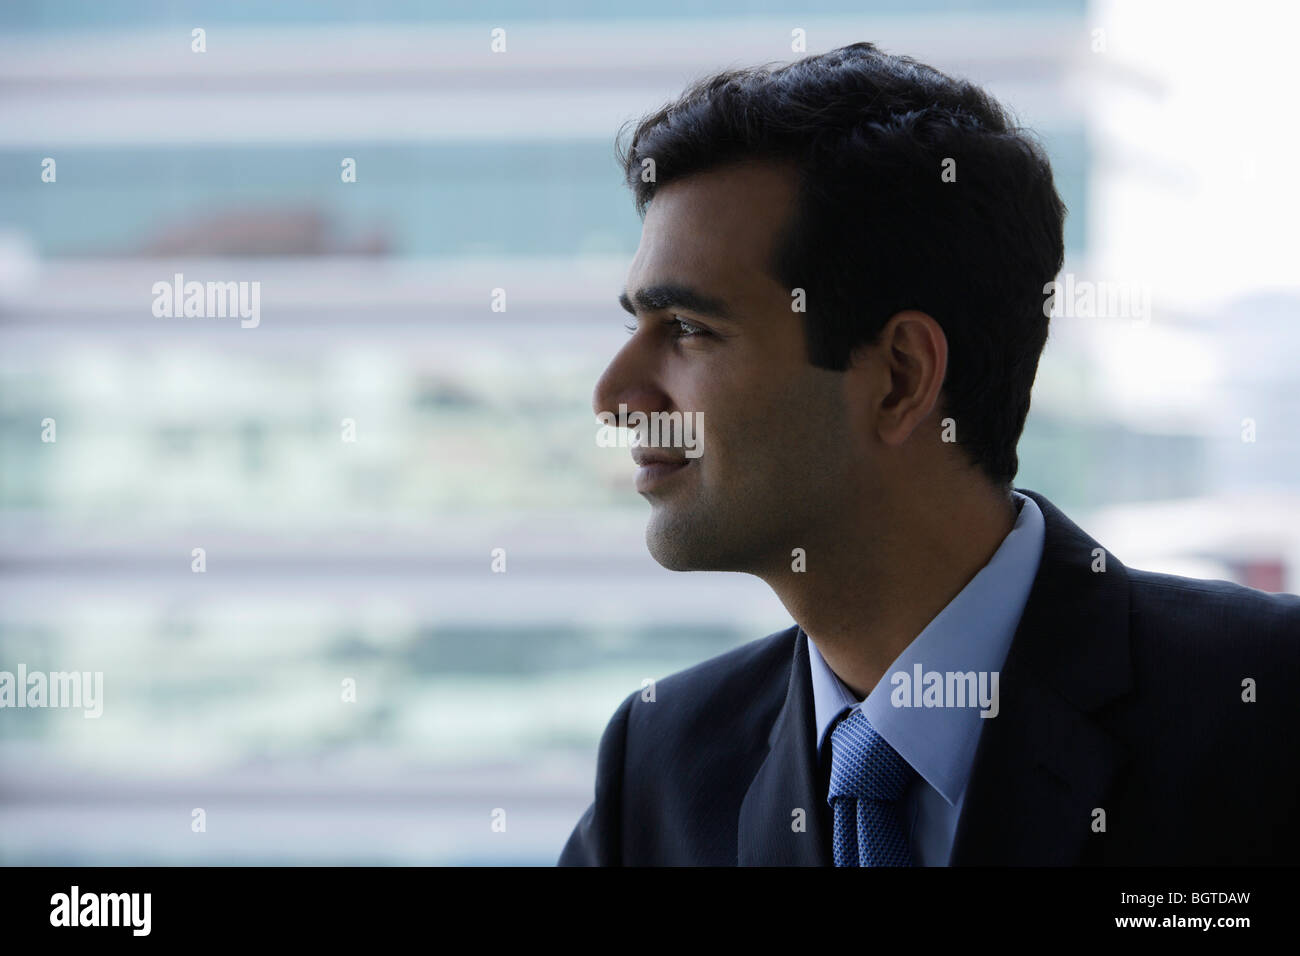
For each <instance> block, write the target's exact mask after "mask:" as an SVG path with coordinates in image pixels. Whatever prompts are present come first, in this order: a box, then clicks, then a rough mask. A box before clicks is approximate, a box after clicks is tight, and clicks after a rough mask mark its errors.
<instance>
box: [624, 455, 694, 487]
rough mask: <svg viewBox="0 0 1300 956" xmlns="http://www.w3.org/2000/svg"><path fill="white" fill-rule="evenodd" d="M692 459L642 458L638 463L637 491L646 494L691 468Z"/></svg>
mask: <svg viewBox="0 0 1300 956" xmlns="http://www.w3.org/2000/svg"><path fill="white" fill-rule="evenodd" d="M692 460H693V459H690V458H642V459H640V460H638V461H637V469H636V490H637V492H638V493H639V494H645V493H646V492H647V491H649V490H650V489H651V488H654V487H656V486H658V485H660V484H662V483H664V482H666V481H669V480H670V479H672V478H673V476H675V475H677V474H679V473H680V472H683V471H685V470H686V469H687V468H689V467H690V466H691V461H692Z"/></svg>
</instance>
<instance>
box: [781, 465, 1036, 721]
mask: <svg viewBox="0 0 1300 956" xmlns="http://www.w3.org/2000/svg"><path fill="white" fill-rule="evenodd" d="M934 491H935V489H927V493H926V494H925V495H923V496H917V495H910V496H907V497H900V498H899V499H898V500H897V501H891V502H890V503H889V504H888V505H886V506H883V507H882V506H881V505H880V503H879V501H877V502H876V503H875V507H873V508H872V509H870V512H869V513H868V512H867V510H866V509H864V510H863V512H861V513H859V514H858V515H856V516H855V519H854V520H850V521H841V522H839V523H838V524H837V526H836V527H834V528H831V529H826V531H825V533H823V534H821V535H819V540H816V541H810V542H809V545H808V546H806V547H805V551H806V554H807V568H806V570H804V571H801V572H794V571H792V570H789V569H788V568H785V569H781V570H778V571H776V572H772V573H768V574H764V575H762V578H763V580H764V581H766V582H767V584H768V586H770V587H771V588H772V590H773V591H774V592H775V593H776V595H777V597H778V598H780V600H781V603H782V604H784V605H785V607H786V609H787V610H788V611H789V612H790V615H791V616H792V617H793V618H794V620H795V621H796V622H798V624H799V626H800V627H802V628H803V630H804V633H806V634H807V635H808V637H809V638H810V639H811V640H812V641H813V642H814V643H815V644H816V645H817V650H818V651H820V652H821V654H822V657H824V658H825V659H826V663H827V664H828V665H830V668H831V670H833V671H834V672H835V674H836V676H838V677H839V678H840V680H842V681H843V682H844V683H845V684H846V685H847V686H848V687H849V688H850V689H851V690H852V691H853V692H854V693H855V694H856V695H858V697H860V698H861V697H865V696H866V695H867V694H868V693H870V692H871V690H872V688H874V687H875V686H876V684H877V682H878V681H879V680H880V678H881V677H882V676H883V675H884V673H885V670H886V669H887V668H888V667H889V665H890V664H892V663H893V661H894V660H895V658H897V657H898V655H899V654H901V653H902V652H903V650H904V649H905V648H906V647H907V645H908V644H910V643H911V642H912V641H913V640H915V639H916V636H917V635H918V634H920V633H921V631H923V630H924V629H925V627H926V625H928V624H929V623H930V622H931V621H932V620H934V618H935V617H936V616H937V615H938V614H939V612H940V611H942V610H943V609H944V607H946V606H947V605H948V603H949V602H950V601H952V599H953V598H954V597H956V596H957V595H958V594H959V593H960V592H961V590H962V589H963V588H964V587H965V586H966V585H967V584H968V583H969V582H970V580H971V578H973V577H975V575H976V574H977V573H979V571H980V569H981V568H983V567H984V565H986V564H988V562H989V560H990V559H991V558H992V557H993V555H994V553H995V552H996V551H997V549H998V547H999V546H1000V545H1001V544H1002V541H1003V539H1004V538H1006V536H1007V535H1008V534H1009V533H1010V532H1011V529H1012V528H1013V527H1014V526H1015V522H1016V508H1015V503H1014V499H1013V498H1012V497H1011V495H1010V493H1009V492H1008V493H1007V494H1006V495H1005V496H1004V495H1003V494H1002V493H1001V492H999V491H998V490H996V489H993V488H990V487H988V486H985V485H980V486H978V487H970V488H968V489H967V490H965V491H959V492H958V493H956V494H949V493H948V491H949V489H944V493H941V494H935V493H934Z"/></svg>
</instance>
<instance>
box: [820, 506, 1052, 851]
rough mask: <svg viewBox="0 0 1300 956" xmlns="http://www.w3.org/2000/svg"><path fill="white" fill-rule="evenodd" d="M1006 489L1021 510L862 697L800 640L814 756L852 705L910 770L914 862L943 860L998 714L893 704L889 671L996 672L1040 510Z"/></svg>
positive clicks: (1038, 551)
mask: <svg viewBox="0 0 1300 956" xmlns="http://www.w3.org/2000/svg"><path fill="white" fill-rule="evenodd" d="M1012 494H1013V495H1015V497H1016V498H1017V499H1018V500H1019V502H1020V514H1019V517H1017V518H1016V523H1015V526H1014V527H1013V528H1012V529H1011V531H1010V532H1009V533H1008V534H1007V536H1006V537H1005V538H1004V539H1003V540H1002V544H1001V545H1000V546H999V547H998V550H997V551H996V552H995V553H994V555H993V557H992V558H990V559H989V562H988V564H986V565H984V567H983V568H981V569H980V571H979V572H978V573H977V574H976V575H975V577H973V578H971V580H970V582H969V583H968V584H967V585H966V587H964V588H962V590H961V591H960V592H959V593H958V594H957V596H956V597H954V598H953V599H952V600H951V601H949V602H948V605H947V606H946V607H945V608H944V609H943V610H942V611H940V612H939V613H938V615H936V616H935V618H934V620H932V621H931V622H930V623H929V624H928V625H926V627H925V629H924V630H923V631H921V633H920V634H919V635H917V637H916V639H915V640H913V641H912V643H911V644H909V645H907V647H906V648H904V650H903V652H902V653H901V654H899V655H898V657H897V658H896V659H895V660H894V663H893V664H891V665H890V666H889V667H888V668H887V669H886V670H885V673H884V675H883V676H882V677H881V678H880V681H879V682H878V683H877V684H876V686H875V687H874V688H873V689H872V691H871V693H870V694H868V695H867V697H866V699H865V700H861V701H859V700H858V699H857V698H856V696H855V695H854V694H853V692H852V691H850V690H849V689H848V687H846V686H845V685H844V682H843V681H841V680H840V679H839V678H838V677H836V676H835V672H834V671H832V670H831V669H830V667H829V666H828V665H827V663H826V661H825V659H824V658H823V657H822V655H821V652H820V651H818V650H817V647H816V645H815V644H813V642H812V640H811V639H810V640H809V641H808V656H809V662H810V664H811V666H812V691H813V706H814V709H815V712H816V717H817V739H816V744H817V752H818V754H819V755H820V756H821V759H822V760H823V761H829V760H830V758H831V752H830V740H829V731H830V729H831V727H832V725H833V724H834V723H835V720H836V718H837V717H839V716H840V714H841V713H843V712H844V711H846V710H854V709H857V708H859V707H860V708H862V710H863V711H864V712H865V713H866V715H867V719H868V720H869V721H871V726H872V727H874V728H875V729H876V732H877V733H879V734H880V735H881V736H882V737H884V738H885V740H887V741H888V742H889V745H890V746H891V747H893V748H894V749H895V750H896V751H898V753H899V755H901V756H902V758H903V759H904V760H906V761H907V762H908V764H909V765H910V766H911V767H912V769H914V770H915V771H916V772H917V775H918V776H917V777H916V778H915V779H914V780H913V782H912V784H911V785H910V786H909V787H908V789H907V792H906V793H904V795H903V807H902V811H903V824H904V827H905V829H906V830H907V831H908V834H909V842H910V844H911V847H912V859H913V862H914V863H915V864H916V865H917V866H947V864H948V860H949V857H950V856H951V854H952V845H953V839H954V837H955V836H956V833H957V820H958V818H959V817H960V816H961V808H962V804H963V803H964V801H965V797H966V782H967V780H969V778H970V771H971V765H972V763H973V762H974V760H975V746H976V744H977V743H979V736H980V731H981V730H983V725H984V724H985V723H987V722H988V721H990V720H996V719H997V717H981V716H980V710H981V707H980V705H979V704H978V702H977V703H976V704H975V706H966V707H951V706H949V707H924V706H920V707H918V706H910V707H902V706H899V707H896V706H894V705H893V704H892V703H891V695H896V693H901V691H898V692H896V685H895V684H894V683H893V682H892V678H893V675H895V674H897V673H899V672H903V673H906V674H907V675H908V676H909V677H911V676H912V675H913V674H915V670H914V666H915V665H917V664H920V665H921V666H922V670H923V672H929V671H938V672H939V673H941V674H942V673H946V672H950V671H952V672H961V673H966V672H968V671H974V672H975V673H977V674H978V673H980V672H986V673H993V672H999V671H1001V669H1002V665H1003V663H1004V662H1005V661H1006V658H1007V651H1008V650H1009V649H1010V648H1011V639H1012V638H1013V637H1014V636H1015V633H1016V627H1017V625H1018V624H1019V623H1020V616H1021V614H1022V613H1024V609H1025V602H1026V601H1027V600H1028V599H1029V591H1030V589H1031V588H1032V587H1033V583H1034V578H1035V576H1036V575H1037V574H1038V562H1039V559H1040V558H1041V557H1042V554H1043V528H1044V525H1043V513H1042V511H1041V510H1039V507H1038V505H1037V504H1035V503H1034V501H1033V499H1032V498H1029V497H1027V496H1025V495H1022V494H1020V492H1018V491H1013V492H1012ZM989 686H991V685H989Z"/></svg>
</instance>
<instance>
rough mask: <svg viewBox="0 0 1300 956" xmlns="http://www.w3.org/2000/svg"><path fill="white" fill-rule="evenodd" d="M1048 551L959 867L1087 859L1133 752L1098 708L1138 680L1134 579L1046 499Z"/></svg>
mask: <svg viewBox="0 0 1300 956" xmlns="http://www.w3.org/2000/svg"><path fill="white" fill-rule="evenodd" d="M1016 490H1017V491H1019V492H1020V493H1021V494H1024V495H1027V496H1028V497H1030V498H1033V499H1034V501H1035V502H1036V503H1037V504H1038V506H1039V508H1040V509H1041V510H1042V512H1043V518H1044V521H1045V523H1046V528H1045V537H1044V542H1043V556H1042V561H1041V563H1040V565H1039V568H1038V574H1037V575H1036V577H1035V579H1034V584H1033V588H1032V589H1031V591H1030V594H1029V599H1028V601H1027V602H1026V605H1025V611H1024V614H1023V615H1022V616H1021V619H1020V624H1019V626H1018V627H1017V629H1016V634H1015V637H1014V638H1013V640H1012V644H1011V648H1010V651H1009V652H1008V654H1007V660H1006V663H1005V664H1004V665H1003V668H1002V672H1001V675H1000V683H999V702H1000V712H999V714H998V716H997V717H994V718H990V719H989V721H988V726H986V727H985V728H984V729H983V732H982V733H981V735H980V741H979V744H978V747H977V749H976V753H975V762H974V764H973V766H972V769H971V778H970V781H969V783H968V784H967V788H966V798H965V802H964V804H963V807H962V815H961V819H960V820H959V821H958V824H957V832H956V837H955V840H954V844H953V851H952V857H951V864H952V865H953V866H962V865H972V864H992V865H1065V866H1070V865H1076V864H1078V863H1080V862H1086V860H1085V856H1086V854H1087V850H1088V846H1087V843H1088V841H1089V840H1090V839H1093V840H1095V839H1097V835H1096V834H1094V833H1093V832H1092V829H1091V825H1092V821H1093V816H1092V815H1093V810H1094V809H1095V808H1097V807H1102V808H1104V807H1105V798H1106V795H1107V793H1108V792H1109V791H1110V788H1111V784H1112V782H1113V780H1114V778H1115V775H1116V773H1117V772H1118V770H1119V769H1120V768H1121V767H1122V766H1123V764H1124V762H1125V760H1126V759H1127V755H1126V754H1125V753H1124V752H1123V750H1122V748H1121V747H1120V746H1119V744H1118V743H1117V742H1116V741H1115V740H1114V739H1113V738H1112V737H1111V736H1110V735H1108V734H1107V733H1106V731H1105V730H1104V729H1103V728H1102V727H1101V726H1100V724H1099V723H1097V722H1096V720H1095V719H1094V717H1093V716H1091V714H1092V712H1094V711H1096V710H1097V709H1098V708H1100V707H1101V706H1102V705H1103V704H1105V703H1107V702H1108V701H1110V700H1112V699H1114V698H1116V697H1118V696H1120V695H1121V694H1124V693H1126V692H1127V691H1128V690H1129V688H1130V684H1131V674H1130V665H1129V639H1128V637H1129V636H1128V575H1127V573H1126V571H1125V569H1124V566H1123V565H1122V564H1121V563H1120V562H1119V561H1118V560H1116V559H1115V558H1114V557H1113V556H1111V555H1109V554H1106V556H1105V557H1106V570H1105V572H1094V571H1093V570H1092V564H1093V561H1094V557H1093V549H1094V548H1099V547H1100V546H1099V545H1098V544H1097V542H1096V541H1094V540H1093V539H1092V538H1091V537H1089V536H1088V535H1087V534H1085V533H1084V532H1083V531H1082V530H1080V529H1079V527H1078V526H1076V525H1075V524H1074V523H1073V522H1072V521H1070V520H1069V519H1068V518H1067V517H1066V516H1065V515H1064V514H1062V513H1061V512H1060V511H1059V510H1058V509H1057V508H1056V507H1055V506H1053V505H1052V504H1051V502H1049V501H1048V500H1047V499H1046V498H1044V497H1042V496H1041V495H1038V494H1035V493H1034V492H1031V491H1026V490H1024V489H1016Z"/></svg>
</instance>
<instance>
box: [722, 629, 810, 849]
mask: <svg viewBox="0 0 1300 956" xmlns="http://www.w3.org/2000/svg"><path fill="white" fill-rule="evenodd" d="M807 641H808V639H807V637H806V636H805V635H804V633H803V629H802V628H795V640H794V660H793V662H792V664H791V667H790V683H789V685H788V687H787V688H786V695H785V706H783V707H782V708H781V712H780V713H779V714H778V715H777V718H776V722H775V723H773V725H772V731H771V733H770V734H769V735H768V752H767V758H766V759H765V760H764V761H763V764H762V766H761V767H759V770H758V773H757V774H756V775H755V776H754V780H753V782H752V783H751V784H750V786H749V790H748V792H746V794H745V799H744V800H743V801H742V802H741V805H740V820H739V824H738V829H737V848H738V859H737V862H738V863H739V864H740V865H741V866H829V865H830V863H831V858H830V853H829V844H828V842H827V837H826V834H827V829H826V825H827V817H826V810H825V808H824V807H823V806H822V804H823V803H824V802H825V801H824V798H819V797H818V796H817V791H818V785H817V780H818V769H817V754H816V751H815V749H814V747H813V734H814V732H815V731H814V729H813V728H814V717H813V700H812V675H811V672H810V670H809V666H810V665H809V662H808V643H807ZM798 810H802V811H803V823H804V827H803V829H802V830H799V829H796V827H795V823H796V820H797V817H796V811H798Z"/></svg>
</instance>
